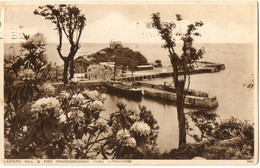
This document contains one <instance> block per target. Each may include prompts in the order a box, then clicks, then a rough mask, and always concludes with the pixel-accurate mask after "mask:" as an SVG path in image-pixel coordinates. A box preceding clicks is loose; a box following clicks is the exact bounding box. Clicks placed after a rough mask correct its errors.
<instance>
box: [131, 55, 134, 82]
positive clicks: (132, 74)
mask: <svg viewBox="0 0 260 168" xmlns="http://www.w3.org/2000/svg"><path fill="white" fill-rule="evenodd" d="M131 58H132V59H131V70H132V73H131V85H133V80H134V79H133V78H134V68H133V55H132V57H131Z"/></svg>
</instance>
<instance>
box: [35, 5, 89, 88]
mask: <svg viewBox="0 0 260 168" xmlns="http://www.w3.org/2000/svg"><path fill="white" fill-rule="evenodd" d="M34 14H35V15H40V16H43V17H44V18H45V19H46V20H50V21H51V22H52V23H53V24H55V26H56V28H55V30H57V31H58V35H59V45H58V47H57V51H58V54H59V56H60V58H61V59H62V60H63V61H64V72H63V82H64V84H67V83H68V69H69V68H70V79H72V78H73V76H74V57H75V55H76V53H77V51H78V49H79V48H80V44H79V40H80V37H81V34H82V31H83V29H84V27H85V24H86V23H85V22H86V18H85V16H84V15H83V14H81V13H80V10H79V9H78V8H77V7H76V6H75V5H66V4H60V5H54V6H53V5H46V6H40V7H39V8H38V9H36V10H35V11H34ZM64 36H65V37H66V39H67V40H68V42H69V44H70V49H69V52H68V54H67V55H66V56H65V54H63V53H62V45H63V40H64V38H63V37H64Z"/></svg>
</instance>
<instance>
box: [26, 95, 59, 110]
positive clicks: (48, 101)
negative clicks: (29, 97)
mask: <svg viewBox="0 0 260 168" xmlns="http://www.w3.org/2000/svg"><path fill="white" fill-rule="evenodd" d="M59 108H60V103H59V101H58V100H57V99H56V98H54V97H47V98H41V99H39V100H37V101H36V102H35V103H34V104H33V105H32V110H31V111H32V112H44V111H45V110H51V109H54V110H55V111H57V112H58V109H59Z"/></svg>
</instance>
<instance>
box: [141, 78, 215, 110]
mask: <svg viewBox="0 0 260 168" xmlns="http://www.w3.org/2000/svg"><path fill="white" fill-rule="evenodd" d="M137 83H138V85H139V86H141V87H142V90H143V92H144V96H147V97H151V98H153V99H162V100H165V101H167V102H170V103H173V104H174V103H176V101H177V95H176V92H175V89H174V88H173V87H169V86H166V85H156V84H150V83H145V82H137ZM186 94H187V95H186V97H185V100H184V105H185V106H187V107H192V108H207V109H212V108H215V107H217V106H218V100H217V97H216V96H210V95H209V94H208V93H206V92H202V91H197V90H193V89H189V90H186Z"/></svg>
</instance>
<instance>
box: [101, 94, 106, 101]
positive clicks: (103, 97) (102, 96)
mask: <svg viewBox="0 0 260 168" xmlns="http://www.w3.org/2000/svg"><path fill="white" fill-rule="evenodd" d="M106 97H107V96H106V94H105V93H102V94H101V95H100V99H101V100H102V101H104V100H105V99H106Z"/></svg>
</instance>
